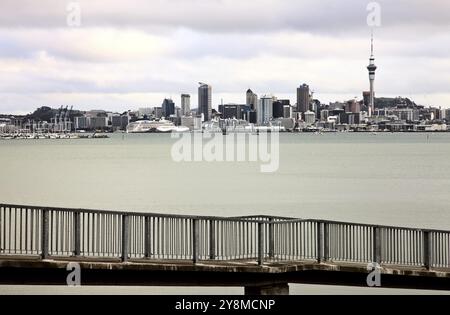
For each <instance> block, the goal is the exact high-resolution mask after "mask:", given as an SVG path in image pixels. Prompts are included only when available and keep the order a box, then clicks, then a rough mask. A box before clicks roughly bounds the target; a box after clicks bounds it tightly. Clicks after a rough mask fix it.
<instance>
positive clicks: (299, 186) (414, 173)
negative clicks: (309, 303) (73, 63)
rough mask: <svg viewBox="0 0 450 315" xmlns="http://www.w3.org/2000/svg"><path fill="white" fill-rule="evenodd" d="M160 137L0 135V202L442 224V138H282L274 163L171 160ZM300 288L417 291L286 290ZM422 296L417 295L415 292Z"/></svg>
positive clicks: (447, 204)
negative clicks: (273, 167) (271, 167)
mask: <svg viewBox="0 0 450 315" xmlns="http://www.w3.org/2000/svg"><path fill="white" fill-rule="evenodd" d="M174 141H175V140H173V139H171V137H170V135H161V134H147V135H122V134H114V135H112V137H111V138H110V139H97V140H81V139H80V140H17V141H0V174H1V177H0V178H1V180H0V202H3V203H17V204H29V205H44V206H61V207H75V208H94V209H111V210H130V211H131V210H132V211H143V212H145V211H149V212H160V213H176V214H198V215H219V216H234V215H244V214H248V215H251V214H271V215H282V216H293V217H299V218H314V219H315V218H317V219H320V218H323V219H330V220H343V221H351V222H362V223H377V224H389V225H402V226H413V227H427V228H438V229H450V193H449V192H450V134H379V135H372V134H324V135H315V134H282V135H281V136H280V142H281V143H280V168H279V170H278V172H276V173H269V174H263V173H261V172H260V169H259V166H260V164H259V163H251V162H245V163H237V162H235V163H207V162H202V163H186V162H184V163H176V162H174V161H173V160H172V158H171V147H172V144H173V143H174ZM292 288H293V289H292V292H293V293H298V294H308V293H339V294H346V293H390V292H394V293H404V292H406V293H418V292H411V291H401V290H393V291H392V290H383V289H380V290H369V289H367V290H361V289H359V288H358V289H352V288H340V287H323V286H300V285H295V286H292ZM34 292H40V293H46V292H47V293H50V294H51V293H54V292H58V293H61V292H63V293H80V292H81V293H150V294H151V293H168V294H178V293H189V294H191V293H195V294H197V293H198V294H202V293H212V292H213V293H218V294H220V293H224V294H241V293H242V292H243V291H242V289H239V288H237V289H233V288H218V289H215V290H211V289H209V288H208V289H204V288H198V289H194V290H192V289H183V288H157V289H155V288H131V289H129V288H82V289H75V290H73V289H70V288H63V289H61V288H58V290H57V291H56V289H55V288H49V287H39V288H37V287H0V294H1V293H34ZM419 293H421V292H419Z"/></svg>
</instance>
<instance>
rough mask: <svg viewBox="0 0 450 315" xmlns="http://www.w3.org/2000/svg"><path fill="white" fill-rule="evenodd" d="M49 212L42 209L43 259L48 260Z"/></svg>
mask: <svg viewBox="0 0 450 315" xmlns="http://www.w3.org/2000/svg"><path fill="white" fill-rule="evenodd" d="M48 215H49V210H47V209H42V231H41V233H42V235H41V246H42V254H41V258H42V259H47V258H48V247H49V246H48V241H49V237H48V236H49V218H48Z"/></svg>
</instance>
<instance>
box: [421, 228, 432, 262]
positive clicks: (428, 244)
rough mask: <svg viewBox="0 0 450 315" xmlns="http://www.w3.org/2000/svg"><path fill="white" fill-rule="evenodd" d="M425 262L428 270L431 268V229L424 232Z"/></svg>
mask: <svg viewBox="0 0 450 315" xmlns="http://www.w3.org/2000/svg"><path fill="white" fill-rule="evenodd" d="M423 262H424V266H425V268H427V270H430V269H431V235H430V232H429V231H424V232H423Z"/></svg>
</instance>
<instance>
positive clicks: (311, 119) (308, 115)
mask: <svg viewBox="0 0 450 315" xmlns="http://www.w3.org/2000/svg"><path fill="white" fill-rule="evenodd" d="M304 116H305V123H306V125H307V126H312V125H314V124H315V123H316V114H315V113H314V112H313V111H310V110H309V111H307V112H305V113H304Z"/></svg>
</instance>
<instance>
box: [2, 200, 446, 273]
mask: <svg viewBox="0 0 450 315" xmlns="http://www.w3.org/2000/svg"><path fill="white" fill-rule="evenodd" d="M0 255H13V256H14V255H18V256H40V257H42V258H43V259H47V258H49V257H73V256H79V257H95V258H100V259H101V258H105V259H106V258H120V259H122V261H124V262H125V261H128V260H129V259H148V260H151V259H153V260H190V261H193V262H198V261H208V260H217V261H234V260H242V261H257V262H258V263H259V264H263V263H264V262H286V261H305V260H308V261H317V262H327V261H330V262H350V263H374V262H375V263H379V264H392V265H401V266H411V267H421V268H428V269H430V268H443V269H450V231H441V230H430V229H414V228H408V227H394V226H382V225H370V224H357V223H348V222H336V221H326V220H302V219H293V218H286V217H275V216H274V217H271V216H266V215H263V216H249V217H234V218H225V217H214V216H188V215H170V214H156V213H139V212H118V211H104V210H88V209H86V210H85V209H65V208H52V207H35V206H34V207H33V206H24V205H23V206H21V205H7V204H0Z"/></svg>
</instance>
